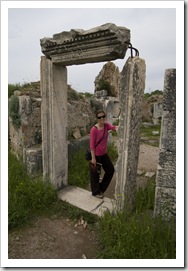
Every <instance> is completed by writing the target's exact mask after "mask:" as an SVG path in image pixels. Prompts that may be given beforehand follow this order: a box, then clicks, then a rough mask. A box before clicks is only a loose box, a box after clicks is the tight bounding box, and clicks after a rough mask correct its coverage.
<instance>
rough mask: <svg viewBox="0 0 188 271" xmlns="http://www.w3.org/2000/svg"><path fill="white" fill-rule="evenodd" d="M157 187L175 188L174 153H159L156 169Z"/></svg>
mask: <svg viewBox="0 0 188 271" xmlns="http://www.w3.org/2000/svg"><path fill="white" fill-rule="evenodd" d="M157 186H159V187H170V188H175V187H176V152H169V151H165V150H163V151H162V150H161V151H160V153H159V163H158V169H157Z"/></svg>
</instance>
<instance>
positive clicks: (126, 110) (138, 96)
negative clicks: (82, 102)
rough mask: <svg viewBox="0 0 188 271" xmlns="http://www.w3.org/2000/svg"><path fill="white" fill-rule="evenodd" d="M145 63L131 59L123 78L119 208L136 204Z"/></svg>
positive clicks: (118, 167)
mask: <svg viewBox="0 0 188 271" xmlns="http://www.w3.org/2000/svg"><path fill="white" fill-rule="evenodd" d="M145 71H146V67H145V61H144V60H143V59H140V58H139V57H134V58H129V59H128V60H127V62H126V64H125V66H124V68H123V70H122V72H121V77H120V98H119V100H120V108H121V115H120V122H119V129H118V135H119V146H118V153H119V156H118V161H117V172H116V179H117V180H118V181H117V183H116V192H115V194H116V195H122V197H118V199H117V205H118V208H120V209H121V208H122V207H123V206H125V205H126V206H128V208H130V209H131V210H133V209H134V208H135V204H136V186H137V182H136V176H137V166H138V157H139V145H140V125H141V120H142V116H141V114H140V112H141V105H142V97H143V94H144V89H145Z"/></svg>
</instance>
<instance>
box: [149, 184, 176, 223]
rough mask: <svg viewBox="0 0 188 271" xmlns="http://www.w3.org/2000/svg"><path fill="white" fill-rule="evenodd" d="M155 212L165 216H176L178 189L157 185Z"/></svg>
mask: <svg viewBox="0 0 188 271" xmlns="http://www.w3.org/2000/svg"><path fill="white" fill-rule="evenodd" d="M155 197H156V199H157V201H156V202H155V208H154V214H155V216H157V215H162V217H163V218H165V219H167V220H168V219H169V218H174V217H175V216H176V189H175V188H167V187H156V191H155Z"/></svg>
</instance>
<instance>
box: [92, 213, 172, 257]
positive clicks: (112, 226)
mask: <svg viewBox="0 0 188 271" xmlns="http://www.w3.org/2000/svg"><path fill="white" fill-rule="evenodd" d="M99 235H100V242H101V249H100V253H99V254H98V256H97V257H98V258H102V259H175V258H176V235H175V223H174V222H172V223H167V222H164V221H163V220H162V219H161V218H156V219H154V218H152V217H151V216H150V215H149V214H147V213H142V214H141V213H139V214H138V213H137V214H134V215H132V216H131V217H127V216H126V214H125V212H124V211H122V212H119V213H118V214H116V215H114V216H112V215H111V214H110V213H109V212H107V213H106V214H105V215H104V217H103V219H101V220H100V224H99Z"/></svg>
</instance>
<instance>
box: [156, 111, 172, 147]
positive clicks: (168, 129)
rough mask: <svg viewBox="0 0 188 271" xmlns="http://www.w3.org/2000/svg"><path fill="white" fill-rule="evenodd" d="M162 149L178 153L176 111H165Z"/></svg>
mask: <svg viewBox="0 0 188 271" xmlns="http://www.w3.org/2000/svg"><path fill="white" fill-rule="evenodd" d="M163 115H164V116H163V118H162V130H161V138H160V147H161V148H162V149H165V150H167V151H169V152H176V116H175V113H174V111H173V112H172V111H171V112H169V111H163Z"/></svg>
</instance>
